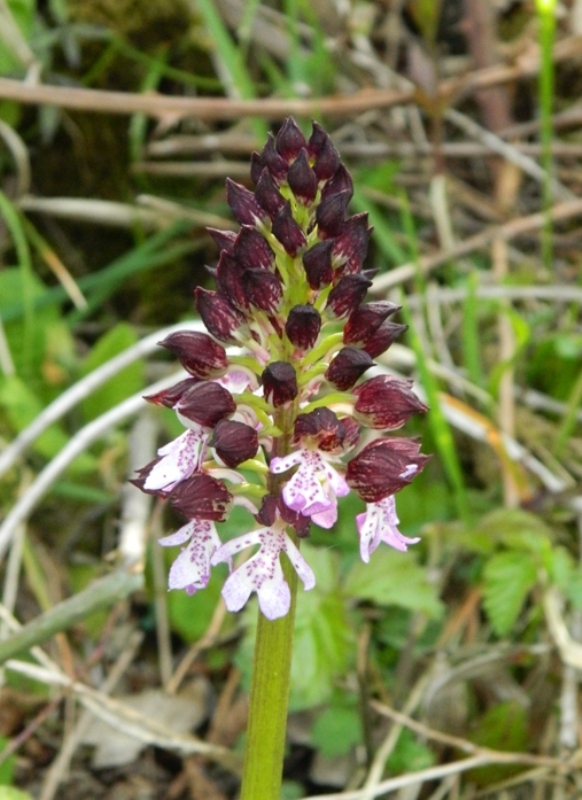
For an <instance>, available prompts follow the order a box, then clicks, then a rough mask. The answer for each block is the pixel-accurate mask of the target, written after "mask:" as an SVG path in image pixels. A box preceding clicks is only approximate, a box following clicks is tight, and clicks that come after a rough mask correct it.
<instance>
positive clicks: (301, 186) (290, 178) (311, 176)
mask: <svg viewBox="0 0 582 800" xmlns="http://www.w3.org/2000/svg"><path fill="white" fill-rule="evenodd" d="M287 182H288V183H289V187H290V189H291V191H292V192H293V194H294V195H295V197H296V198H297V200H299V202H300V203H302V204H303V205H305V206H307V205H309V204H310V203H313V201H314V200H315V195H316V194H317V176H316V174H315V172H314V171H313V170H312V169H311V167H310V166H309V160H308V158H307V151H306V150H301V152H300V153H299V155H298V156H297V158H296V159H295V161H294V162H293V163H292V164H291V166H290V167H289V172H288V173H287Z"/></svg>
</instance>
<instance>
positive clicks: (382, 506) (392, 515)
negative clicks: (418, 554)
mask: <svg viewBox="0 0 582 800" xmlns="http://www.w3.org/2000/svg"><path fill="white" fill-rule="evenodd" d="M398 521H399V520H398V517H397V516H396V503H395V500H394V495H393V494H391V495H389V496H388V497H385V498H384V499H383V500H379V501H378V502H377V503H368V504H367V505H366V511H364V513H363V514H358V515H357V516H356V525H357V527H358V533H359V535H360V556H361V558H362V561H364V562H365V563H366V564H367V563H368V562H369V560H370V555H371V554H372V553H373V552H374V550H376V548H377V547H378V546H379V545H380V543H381V542H384V543H385V544H388V545H390V547H394V548H395V549H396V550H401V551H402V552H405V551H406V550H408V545H409V544H416V543H417V542H420V538H419V537H418V536H417V537H414V538H410V537H408V536H403V535H402V534H401V533H400V531H399V530H398V527H397V526H398Z"/></svg>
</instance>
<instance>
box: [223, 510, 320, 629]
mask: <svg viewBox="0 0 582 800" xmlns="http://www.w3.org/2000/svg"><path fill="white" fill-rule="evenodd" d="M285 527H286V524H285V522H284V521H283V520H281V519H278V520H276V521H275V522H274V523H273V525H272V526H271V527H269V528H259V529H257V530H255V531H251V532H250V533H248V534H246V535H244V536H239V537H237V538H236V539H232V540H231V541H229V542H226V544H224V545H222V547H220V548H219V550H217V551H216V553H215V554H214V557H213V559H212V563H214V564H217V563H218V562H219V561H226V560H227V559H230V557H231V556H233V555H234V554H235V553H238V552H240V551H241V550H244V549H246V548H247V547H249V546H251V545H254V544H260V548H259V550H258V551H257V552H256V553H255V554H254V555H253V556H252V557H251V558H249V560H248V561H245V563H244V564H242V565H241V566H240V567H238V569H236V570H235V571H234V572H233V573H232V574H231V575H230V576H229V578H228V579H227V581H226V583H225V584H224V588H223V590H222V596H223V598H224V602H225V603H226V607H227V608H228V610H229V611H240V609H241V608H242V607H243V606H244V605H245V603H246V602H247V600H248V599H249V597H250V596H251V594H252V593H253V592H256V593H257V596H258V599H259V607H260V609H261V611H262V613H263V614H264V615H265V617H267V619H277V618H278V617H283V616H285V614H286V613H287V612H288V611H289V604H290V600H291V594H290V590H289V586H288V584H287V581H286V580H285V577H284V575H283V570H282V569H281V563H280V561H279V555H280V553H281V550H285V551H286V553H287V555H288V556H289V560H290V561H291V564H292V565H293V567H294V568H295V570H296V571H297V574H298V575H299V578H300V579H301V581H302V582H303V586H304V587H305V589H306V590H307V589H312V588H313V587H314V586H315V575H314V574H313V571H312V570H311V567H310V566H309V565H308V564H307V562H306V561H305V559H304V558H303V556H302V555H301V553H300V552H299V550H298V549H297V547H296V546H295V545H294V544H293V542H292V541H291V539H290V538H289V537H288V536H287V534H286V533H285Z"/></svg>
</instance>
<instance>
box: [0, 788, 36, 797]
mask: <svg viewBox="0 0 582 800" xmlns="http://www.w3.org/2000/svg"><path fill="white" fill-rule="evenodd" d="M0 800H32V795H30V794H28V792H23V791H22V789H16V788H15V787H14V786H0Z"/></svg>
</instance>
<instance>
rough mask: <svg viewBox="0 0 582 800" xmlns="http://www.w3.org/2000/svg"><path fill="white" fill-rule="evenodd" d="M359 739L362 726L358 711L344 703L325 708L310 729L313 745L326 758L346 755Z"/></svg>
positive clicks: (360, 738)
mask: <svg viewBox="0 0 582 800" xmlns="http://www.w3.org/2000/svg"><path fill="white" fill-rule="evenodd" d="M361 740H362V726H361V723H360V716H359V714H358V711H357V709H356V708H354V707H349V706H346V705H345V704H342V705H332V706H330V707H329V708H326V709H325V711H324V712H323V713H322V714H320V715H319V717H318V718H317V720H316V721H315V724H314V725H313V729H312V731H311V742H312V744H313V746H314V747H316V748H317V749H318V750H319V751H320V752H321V754H322V755H323V756H325V757H326V758H334V757H335V756H343V755H346V753H349V751H350V749H351V748H352V747H353V746H354V745H356V744H358V743H359V742H361Z"/></svg>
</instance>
